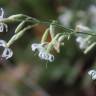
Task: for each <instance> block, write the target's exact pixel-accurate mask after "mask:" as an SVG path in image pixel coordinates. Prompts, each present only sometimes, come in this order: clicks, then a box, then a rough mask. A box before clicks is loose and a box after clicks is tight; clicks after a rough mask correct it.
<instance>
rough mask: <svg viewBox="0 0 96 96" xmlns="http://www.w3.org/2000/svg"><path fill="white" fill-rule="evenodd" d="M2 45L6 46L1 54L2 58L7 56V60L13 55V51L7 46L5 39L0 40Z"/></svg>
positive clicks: (0, 45)
mask: <svg viewBox="0 0 96 96" xmlns="http://www.w3.org/2000/svg"><path fill="white" fill-rule="evenodd" d="M0 47H3V48H4V51H3V52H2V54H1V57H2V58H5V59H6V60H7V59H9V58H10V57H12V55H13V51H12V50H11V49H10V48H8V47H7V44H6V42H5V41H4V40H0Z"/></svg>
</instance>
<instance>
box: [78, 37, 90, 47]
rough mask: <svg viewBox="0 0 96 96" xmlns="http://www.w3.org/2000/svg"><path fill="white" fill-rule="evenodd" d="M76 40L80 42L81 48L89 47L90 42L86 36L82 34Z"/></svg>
mask: <svg viewBox="0 0 96 96" xmlns="http://www.w3.org/2000/svg"><path fill="white" fill-rule="evenodd" d="M76 42H77V43H79V47H80V49H85V48H87V47H88V45H89V44H88V42H87V41H86V40H85V38H83V37H81V36H78V37H77V38H76Z"/></svg>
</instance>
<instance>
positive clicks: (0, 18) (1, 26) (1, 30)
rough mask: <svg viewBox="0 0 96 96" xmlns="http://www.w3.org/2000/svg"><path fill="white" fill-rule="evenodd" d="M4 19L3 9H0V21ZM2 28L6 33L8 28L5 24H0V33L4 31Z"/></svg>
mask: <svg viewBox="0 0 96 96" xmlns="http://www.w3.org/2000/svg"><path fill="white" fill-rule="evenodd" d="M3 18H4V10H3V8H1V15H0V20H2V19H3ZM4 27H5V29H6V32H7V31H8V26H7V24H5V23H3V22H0V32H3V31H4Z"/></svg>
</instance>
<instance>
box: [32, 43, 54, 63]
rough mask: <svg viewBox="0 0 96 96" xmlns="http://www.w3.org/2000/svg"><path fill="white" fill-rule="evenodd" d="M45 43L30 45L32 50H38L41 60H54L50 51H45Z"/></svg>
mask: <svg viewBox="0 0 96 96" xmlns="http://www.w3.org/2000/svg"><path fill="white" fill-rule="evenodd" d="M45 47H46V45H45V44H37V43H34V44H32V45H31V48H32V51H34V52H35V51H36V50H37V51H38V52H39V54H38V56H39V58H40V59H42V60H48V61H50V62H53V61H54V56H53V55H52V54H50V53H48V52H47V51H46V48H45Z"/></svg>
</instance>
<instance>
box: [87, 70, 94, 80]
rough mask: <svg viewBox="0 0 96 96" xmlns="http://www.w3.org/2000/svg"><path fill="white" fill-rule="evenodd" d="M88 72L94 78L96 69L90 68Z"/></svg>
mask: <svg viewBox="0 0 96 96" xmlns="http://www.w3.org/2000/svg"><path fill="white" fill-rule="evenodd" d="M88 74H89V75H90V76H91V77H92V79H93V80H96V70H90V71H89V72H88Z"/></svg>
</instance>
